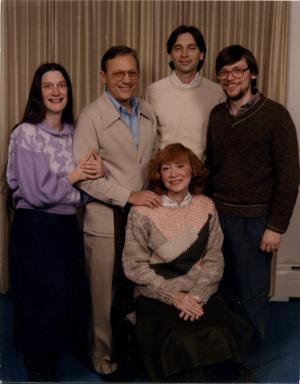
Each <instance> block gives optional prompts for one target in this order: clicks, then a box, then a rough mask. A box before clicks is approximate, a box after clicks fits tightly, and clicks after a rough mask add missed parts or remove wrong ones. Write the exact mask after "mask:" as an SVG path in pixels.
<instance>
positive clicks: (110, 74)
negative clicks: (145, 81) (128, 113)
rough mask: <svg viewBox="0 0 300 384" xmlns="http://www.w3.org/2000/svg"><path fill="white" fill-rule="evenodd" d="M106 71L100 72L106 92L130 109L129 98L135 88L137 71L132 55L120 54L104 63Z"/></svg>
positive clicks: (137, 76)
mask: <svg viewBox="0 0 300 384" xmlns="http://www.w3.org/2000/svg"><path fill="white" fill-rule="evenodd" d="M106 66H107V71H106V72H103V71H101V72H100V77H101V81H102V82H103V83H104V84H105V85H106V87H107V90H108V92H109V93H110V94H111V95H112V96H113V97H114V98H115V99H116V100H117V101H118V102H119V103H120V104H122V105H123V106H124V107H126V108H129V109H130V99H131V97H132V96H133V95H134V92H135V90H136V87H137V84H138V79H139V71H138V68H137V62H136V60H135V58H134V57H133V56H132V55H120V56H116V57H114V58H113V59H110V60H108V61H107V63H106Z"/></svg>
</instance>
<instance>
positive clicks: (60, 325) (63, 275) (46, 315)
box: [10, 209, 89, 355]
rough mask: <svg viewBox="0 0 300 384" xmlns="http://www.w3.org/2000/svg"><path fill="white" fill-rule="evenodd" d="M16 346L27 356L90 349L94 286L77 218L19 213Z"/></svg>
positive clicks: (15, 230)
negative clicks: (88, 273) (89, 336)
mask: <svg viewBox="0 0 300 384" xmlns="http://www.w3.org/2000/svg"><path fill="white" fill-rule="evenodd" d="M10 274H11V285H12V294H13V302H14V341H15V347H16V349H17V350H19V351H20V352H23V353H25V354H29V355H31V354H34V355H36V354H49V353H59V352H61V351H62V350H63V349H64V348H65V346H66V345H68V347H70V348H71V349H72V351H73V352H75V353H78V354H82V353H83V351H84V350H85V349H86V348H87V341H88V318H89V288H88V281H87V278H86V267H85V258H84V247H83V238H82V234H81V231H80V228H79V224H78V221H77V217H76V215H59V214H52V213H45V212H40V211H36V210H29V209H17V210H16V212H15V214H14V218H13V223H12V228H11V236H10Z"/></svg>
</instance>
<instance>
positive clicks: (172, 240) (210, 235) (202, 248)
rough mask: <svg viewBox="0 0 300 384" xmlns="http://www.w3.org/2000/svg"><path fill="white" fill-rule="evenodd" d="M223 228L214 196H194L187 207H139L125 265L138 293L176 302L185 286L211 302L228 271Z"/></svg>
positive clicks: (129, 235) (134, 214) (131, 227)
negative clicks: (212, 198)
mask: <svg viewBox="0 0 300 384" xmlns="http://www.w3.org/2000/svg"><path fill="white" fill-rule="evenodd" d="M222 242H223V234H222V231H221V229H220V225H219V220H218V216H217V213H216V209H215V207H214V204H213V202H212V200H210V199H209V198H208V197H205V196H194V197H193V198H192V200H191V202H190V203H189V204H188V205H187V206H184V207H177V208H170V207H160V208H155V209H151V208H147V207H133V208H131V210H130V213H129V216H128V223H127V231H126V240H125V247H124V251H123V267H124V271H125V274H126V276H127V277H128V278H129V279H130V280H132V281H133V282H135V283H136V288H135V296H139V295H144V296H147V297H150V298H155V299H158V300H161V301H163V302H165V303H168V304H171V303H172V300H173V298H174V296H175V294H176V293H177V292H179V291H183V292H189V293H191V294H192V295H195V296H198V297H199V299H200V301H202V302H203V303H206V302H207V300H208V299H209V297H210V296H211V295H212V294H214V293H215V292H216V291H217V289H218V283H219V281H220V279H221V277H222V275H223V269H224V261H223V255H222V251H221V247H222Z"/></svg>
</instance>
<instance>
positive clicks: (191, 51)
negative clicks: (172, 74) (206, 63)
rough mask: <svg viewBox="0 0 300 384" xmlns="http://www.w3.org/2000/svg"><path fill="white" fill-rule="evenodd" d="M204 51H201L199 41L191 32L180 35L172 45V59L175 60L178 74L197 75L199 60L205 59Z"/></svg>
mask: <svg viewBox="0 0 300 384" xmlns="http://www.w3.org/2000/svg"><path fill="white" fill-rule="evenodd" d="M203 57H204V53H203V52H200V49H199V47H198V46H197V43H196V41H195V39H194V37H193V35H191V34H190V33H188V32H186V33H182V34H181V35H179V36H178V38H177V40H176V42H175V44H174V45H173V47H172V52H171V59H172V60H173V63H174V66H175V71H176V74H177V75H178V76H179V78H180V75H182V74H190V75H196V72H197V65H198V63H199V60H203Z"/></svg>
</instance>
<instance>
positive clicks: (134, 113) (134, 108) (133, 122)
mask: <svg viewBox="0 0 300 384" xmlns="http://www.w3.org/2000/svg"><path fill="white" fill-rule="evenodd" d="M105 93H106V94H107V96H108V98H109V100H110V101H111V102H112V104H113V106H114V107H115V108H116V110H117V111H118V112H119V113H120V118H121V120H122V121H124V123H125V124H126V125H127V126H128V127H129V128H130V131H131V134H132V137H133V140H134V142H135V145H136V146H138V142H139V129H138V107H139V101H138V98H137V97H136V96H132V97H131V99H130V104H131V113H129V112H128V109H127V108H125V107H123V105H121V104H120V103H119V102H118V101H117V100H116V99H115V98H114V97H113V96H112V95H111V94H110V93H109V92H108V91H107V90H105Z"/></svg>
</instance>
